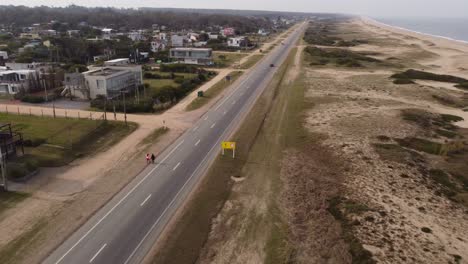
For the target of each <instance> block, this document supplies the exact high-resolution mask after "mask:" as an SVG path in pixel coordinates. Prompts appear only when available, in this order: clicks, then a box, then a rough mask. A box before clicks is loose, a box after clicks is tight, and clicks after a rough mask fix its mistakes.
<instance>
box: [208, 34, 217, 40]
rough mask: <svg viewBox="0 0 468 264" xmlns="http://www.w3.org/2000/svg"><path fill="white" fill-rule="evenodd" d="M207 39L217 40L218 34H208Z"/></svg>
mask: <svg viewBox="0 0 468 264" xmlns="http://www.w3.org/2000/svg"><path fill="white" fill-rule="evenodd" d="M208 38H209V39H218V38H219V34H214V33H209V34H208Z"/></svg>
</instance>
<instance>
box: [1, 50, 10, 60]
mask: <svg viewBox="0 0 468 264" xmlns="http://www.w3.org/2000/svg"><path fill="white" fill-rule="evenodd" d="M1 60H3V61H6V60H8V52H6V51H1V50H0V61H1Z"/></svg>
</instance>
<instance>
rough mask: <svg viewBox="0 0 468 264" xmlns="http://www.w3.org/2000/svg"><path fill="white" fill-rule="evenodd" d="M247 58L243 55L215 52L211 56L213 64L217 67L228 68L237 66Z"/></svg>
mask: <svg viewBox="0 0 468 264" xmlns="http://www.w3.org/2000/svg"><path fill="white" fill-rule="evenodd" d="M245 56H247V54H244V53H232V52H215V53H214V54H213V59H214V63H215V65H216V66H218V67H229V66H233V65H236V64H239V61H240V60H241V59H242V58H244V57H245Z"/></svg>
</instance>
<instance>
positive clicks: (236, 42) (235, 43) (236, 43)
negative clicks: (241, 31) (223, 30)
mask: <svg viewBox="0 0 468 264" xmlns="http://www.w3.org/2000/svg"><path fill="white" fill-rule="evenodd" d="M249 44H250V42H249V39H248V38H246V37H236V38H229V39H228V42H227V45H228V47H235V48H240V47H247V46H248V45H249Z"/></svg>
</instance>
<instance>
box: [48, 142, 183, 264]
mask: <svg viewBox="0 0 468 264" xmlns="http://www.w3.org/2000/svg"><path fill="white" fill-rule="evenodd" d="M184 141H185V140H182V141H181V142H180V143H179V144H177V146H175V148H173V149H172V150H171V152H169V154H167V156H166V157H165V158H164V159H162V160H161V162H160V163H158V165H156V166H155V167H154V168H153V169H152V170H151V171H150V172H148V174H146V175H145V177H143V179H141V181H139V182H138V183H137V184H136V185H135V186H134V187H133V188H132V189H131V190H130V191H129V192H128V193H127V194H126V195H125V196H124V197H122V199H120V200H119V201H118V202H117V203H116V204H115V205H114V206H113V207H112V208H111V209H110V210H109V211H108V212H107V213H106V214H105V215H104V216H103V217H101V219H99V221H98V222H97V223H96V224H94V226H93V227H91V228H90V229H89V230H88V231H87V232H86V233H85V234H84V235H83V236H82V237H81V238H80V239H79V240H78V241H77V242H76V243H75V244H73V246H72V247H71V248H70V249H69V250H67V252H65V254H63V256H62V257H61V258H60V259H59V260H57V262H55V264H58V263H60V262H61V261H62V260H63V259H64V258H65V257H66V256H67V255H68V254H69V253H70V252H71V251H72V250H73V249H74V248H75V247H76V246H77V245H78V244H79V243H81V241H83V239H85V238H86V237H87V236H88V235H89V234H90V233H91V232H93V230H94V229H95V228H96V227H97V226H98V225H99V224H100V223H102V221H104V219H106V218H107V217H108V216H109V215H110V214H111V213H112V212H113V211H114V210H115V208H117V206H119V205H120V204H121V203H122V202H123V201H124V200H125V199H127V197H128V196H130V194H132V193H133V192H134V191H135V190H136V189H137V188H138V187H139V186H140V185H141V184H142V183H143V182H144V181H145V180H146V179H147V178H148V177H149V176H150V175H151V173H153V172H154V171H155V170H156V169H157V168H158V167H159V165H161V163H164V161H165V160H166V159H168V158H169V157H170V156H171V155H172V153H174V151H176V150H177V149H178V148H179V147H180V145H182V143H184Z"/></svg>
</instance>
